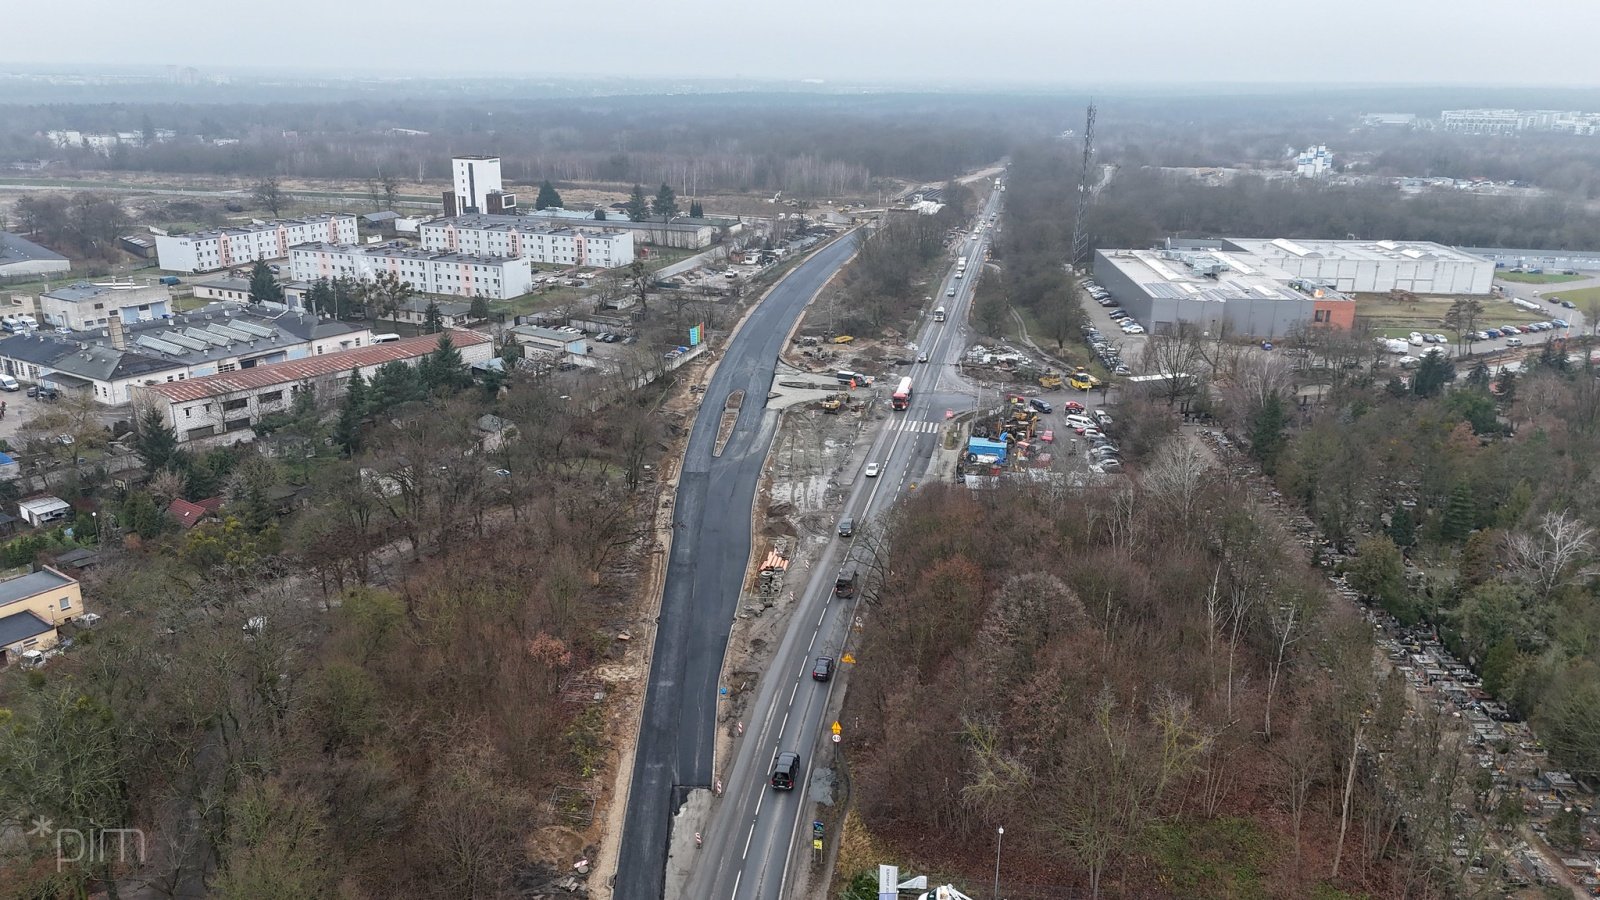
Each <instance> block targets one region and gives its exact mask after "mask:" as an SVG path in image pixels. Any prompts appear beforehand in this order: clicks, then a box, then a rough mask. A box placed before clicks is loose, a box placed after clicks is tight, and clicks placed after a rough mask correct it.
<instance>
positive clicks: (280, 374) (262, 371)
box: [144, 329, 490, 402]
mask: <svg viewBox="0 0 1600 900" xmlns="http://www.w3.org/2000/svg"><path fill="white" fill-rule="evenodd" d="M446 334H449V335H450V340H451V342H452V343H454V344H455V345H456V347H458V348H459V347H471V346H475V345H477V344H484V343H488V342H489V340H490V338H489V336H488V335H486V334H479V333H478V332H476V331H467V330H464V329H450V330H449V331H447V332H446ZM438 345H439V338H438V336H436V335H431V334H424V335H419V336H417V337H412V338H402V339H401V340H398V341H391V342H389V343H386V344H377V345H375V346H372V347H361V348H359V349H356V350H342V351H340V352H338V353H328V354H324V355H322V356H312V357H307V358H305V359H292V360H288V361H286V362H279V363H268V364H266V365H263V366H256V367H254V368H251V369H240V370H239V371H237V372H224V373H222V374H219V375H206V376H204V377H202V378H191V379H189V380H187V381H173V382H168V383H166V384H153V385H150V386H148V387H146V388H144V390H147V391H150V392H151V393H154V394H158V395H160V396H162V397H165V398H166V399H167V400H170V401H174V402H183V401H188V400H203V399H205V398H207V397H221V396H225V395H227V394H236V393H240V392H243V391H253V390H259V389H261V388H266V387H272V386H273V385H277V384H292V383H295V382H299V381H307V380H309V379H312V378H322V377H324V376H328V375H334V374H338V373H341V372H348V371H350V370H351V369H357V368H367V367H370V366H381V365H383V364H384V363H388V362H395V361H397V360H408V359H416V358H417V357H420V356H426V355H427V354H428V353H430V352H432V351H433V349H434V348H435V347H437V346H438Z"/></svg>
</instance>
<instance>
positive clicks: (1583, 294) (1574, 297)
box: [1545, 287, 1600, 309]
mask: <svg viewBox="0 0 1600 900" xmlns="http://www.w3.org/2000/svg"><path fill="white" fill-rule="evenodd" d="M1545 296H1546V297H1547V298H1548V297H1549V296H1550V295H1549V294H1546V295H1545ZM1555 296H1557V297H1560V298H1561V299H1563V300H1570V301H1572V305H1574V306H1576V307H1577V308H1579V309H1583V306H1584V304H1585V303H1587V302H1589V301H1591V300H1600V287H1591V288H1574V289H1572V290H1570V291H1562V292H1561V293H1559V294H1556V295H1555Z"/></svg>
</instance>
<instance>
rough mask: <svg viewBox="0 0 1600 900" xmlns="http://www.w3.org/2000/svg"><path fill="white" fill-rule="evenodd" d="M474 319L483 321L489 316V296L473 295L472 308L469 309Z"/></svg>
mask: <svg viewBox="0 0 1600 900" xmlns="http://www.w3.org/2000/svg"><path fill="white" fill-rule="evenodd" d="M469 315H471V316H472V317H473V318H474V319H477V320H478V321H480V322H482V321H485V320H487V319H488V318H489V315H490V314H489V299H488V298H487V297H473V298H472V309H471V310H470V311H469Z"/></svg>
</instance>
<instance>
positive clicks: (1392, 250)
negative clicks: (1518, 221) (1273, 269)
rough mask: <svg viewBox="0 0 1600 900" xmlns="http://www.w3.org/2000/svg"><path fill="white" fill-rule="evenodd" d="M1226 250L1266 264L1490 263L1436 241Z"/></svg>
mask: <svg viewBox="0 0 1600 900" xmlns="http://www.w3.org/2000/svg"><path fill="white" fill-rule="evenodd" d="M1222 244H1223V246H1224V247H1225V248H1226V249H1230V250H1236V251H1239V252H1243V253H1252V254H1255V255H1256V256H1259V257H1261V258H1262V259H1264V260H1269V261H1270V260H1271V259H1272V258H1274V257H1277V258H1279V259H1349V260H1357V261H1361V262H1377V261H1404V260H1438V261H1441V262H1454V263H1487V262H1488V260H1486V259H1484V258H1483V257H1481V256H1473V255H1472V254H1471V253H1463V252H1462V251H1460V250H1457V249H1455V248H1453V247H1446V246H1445V245H1443V244H1436V243H1434V242H1433V241H1317V240H1290V239H1288V238H1224V239H1223V240H1222Z"/></svg>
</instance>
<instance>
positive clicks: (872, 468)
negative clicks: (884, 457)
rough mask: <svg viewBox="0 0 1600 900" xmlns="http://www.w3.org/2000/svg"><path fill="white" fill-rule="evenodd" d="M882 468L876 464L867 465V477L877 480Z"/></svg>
mask: <svg viewBox="0 0 1600 900" xmlns="http://www.w3.org/2000/svg"><path fill="white" fill-rule="evenodd" d="M880 468H881V467H880V466H879V465H878V464H877V463H875V462H870V463H867V477H868V478H877V477H878V471H879V469H880Z"/></svg>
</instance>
